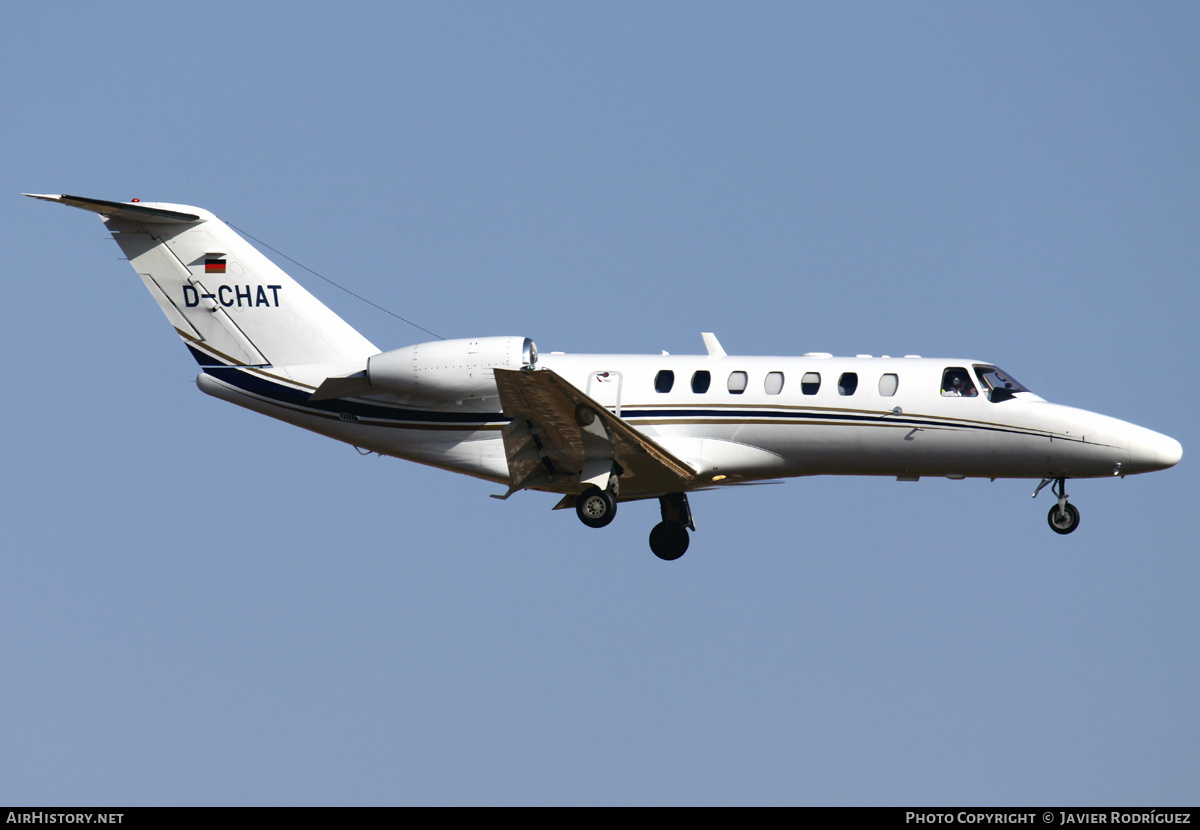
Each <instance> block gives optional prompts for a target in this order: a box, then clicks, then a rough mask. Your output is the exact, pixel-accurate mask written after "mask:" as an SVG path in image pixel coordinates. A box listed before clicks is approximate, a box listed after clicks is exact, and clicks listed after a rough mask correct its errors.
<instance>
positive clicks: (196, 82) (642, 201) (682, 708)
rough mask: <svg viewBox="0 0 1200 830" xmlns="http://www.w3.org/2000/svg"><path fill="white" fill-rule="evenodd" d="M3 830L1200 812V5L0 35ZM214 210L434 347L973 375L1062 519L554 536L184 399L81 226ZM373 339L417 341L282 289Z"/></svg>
mask: <svg viewBox="0 0 1200 830" xmlns="http://www.w3.org/2000/svg"><path fill="white" fill-rule="evenodd" d="M3 24H4V25H3V26H0V103H2V105H3V114H4V130H3V135H2V137H0V146H2V147H3V149H4V157H5V159H6V161H5V163H4V165H3V167H2V168H0V171H2V172H0V179H2V181H3V184H4V187H3V188H2V192H3V193H5V194H7V195H3V196H0V211H2V216H3V223H2V230H0V235H2V236H3V242H4V250H5V252H6V255H7V256H8V258H9V265H10V267H9V277H8V279H7V282H6V285H5V288H4V302H3V305H2V310H0V318H2V320H3V325H2V326H0V344H2V346H3V354H4V356H5V359H6V361H7V364H8V367H9V368H8V370H7V371H6V373H5V386H6V394H5V398H6V401H7V405H6V406H4V407H3V414H2V416H0V417H2V418H3V422H2V430H0V446H2V447H3V456H2V469H3V500H2V504H3V506H2V508H0V510H2V518H3V521H2V523H0V539H2V540H3V545H2V547H3V550H2V554H0V803H8V804H13V803H17V802H20V803H27V804H45V805H82V804H117V805H127V804H128V805H137V804H580V803H584V804H591V803H600V804H697V803H700V804H759V803H786V804H895V805H948V804H949V805H953V804H986V805H1031V804H1032V805H1052V804H1058V805H1061V804H1071V805H1076V804H1078V805H1096V804H1105V805H1149V806H1163V805H1168V804H1191V805H1195V804H1196V803H1198V802H1200V706H1198V705H1197V689H1198V688H1200V642H1198V640H1200V610H1198V606H1197V601H1196V597H1197V587H1198V586H1200V557H1198V556H1197V548H1198V547H1200V545H1198V542H1197V539H1198V537H1200V511H1198V510H1197V509H1196V503H1195V498H1196V494H1197V491H1198V487H1197V485H1198V483H1200V482H1198V474H1197V472H1196V471H1197V465H1196V459H1197V457H1198V453H1200V434H1198V429H1197V421H1198V418H1200V392H1198V391H1197V390H1198V388H1200V387H1198V384H1197V383H1196V382H1195V379H1194V375H1195V369H1196V366H1197V364H1198V360H1197V359H1198V358H1200V348H1198V342H1200V335H1198V323H1197V320H1198V312H1200V289H1198V288H1197V263H1198V262H1200V232H1198V231H1200V225H1198V219H1200V181H1198V159H1200V141H1198V138H1200V129H1198V128H1200V57H1198V56H1200V6H1197V5H1196V4H1194V3H1152V4H1146V3H1126V4H1119V3H1103V2H1098V3H1055V4H1045V3H1003V4H980V3H969V4H964V3H922V4H909V3H905V4H901V3H855V4H833V3H829V4H802V3H753V4H745V3H739V4H733V3H727V4H713V3H695V2H688V3H650V4H647V3H604V4H589V5H585V4H579V3H494V4H485V3H467V4H463V3H441V2H440V3H427V4H410V3H361V4H360V3H340V4H318V3H244V2H238V3H232V2H230V3H189V4H186V5H185V4H161V3H145V2H127V3H120V4H111V3H109V4H97V3H83V2H79V3H54V2H48V3H37V4H14V5H11V6H9V7H7V8H6V10H5V11H4V13H3ZM22 191H32V192H43V193H62V192H66V193H72V194H77V195H83V196H94V197H98V198H104V199H117V200H125V199H130V198H134V197H137V198H141V199H143V200H146V201H168V202H177V203H183V204H193V205H199V206H203V207H205V208H208V209H210V210H213V211H214V212H216V213H217V214H219V215H220V216H221V217H223V218H224V219H226V220H228V221H230V222H233V223H234V224H236V225H238V226H239V227H241V228H244V229H245V230H247V231H248V232H250V233H252V234H254V235H255V236H257V237H259V238H260V239H263V240H265V241H267V242H268V243H269V244H271V245H273V246H274V247H276V248H278V249H280V250H282V251H284V252H286V253H287V254H288V255H289V256H291V257H294V258H295V259H298V260H300V261H302V262H304V263H305V264H306V265H308V266H309V267H311V268H313V269H315V270H317V271H319V272H321V273H323V274H326V275H328V276H330V277H331V278H334V279H336V280H337V281H339V282H341V283H343V284H345V285H346V286H348V287H350V288H352V289H353V290H354V291H356V292H358V293H361V294H363V295H365V296H368V297H370V298H371V299H372V300H373V301H375V302H378V303H380V304H382V305H384V306H386V307H388V308H390V309H392V310H393V311H395V312H396V313H398V314H401V315H403V316H405V317H408V318H410V319H412V320H415V321H417V322H418V323H420V324H421V325H423V326H425V327H427V328H429V329H432V330H433V331H435V332H437V333H438V334H441V335H444V336H447V337H466V336H473V335H474V336H479V335H525V336H530V337H532V338H534V339H535V340H536V342H537V343H538V346H539V347H540V348H541V349H542V350H543V351H550V350H563V351H572V352H657V351H659V350H660V349H667V350H669V351H671V352H672V353H698V352H702V351H703V346H702V344H701V341H700V332H701V331H714V332H716V333H717V334H718V336H719V337H720V339H721V342H722V343H723V345H724V346H725V348H726V349H727V350H728V351H729V352H730V353H731V354H738V353H740V354H798V353H801V352H804V351H829V352H833V353H835V354H856V353H872V354H909V353H917V354H922V355H926V356H957V357H963V358H972V359H979V360H987V361H993V362H995V363H997V364H999V365H1000V366H1002V367H1004V368H1006V369H1008V370H1009V371H1011V372H1012V373H1013V374H1014V375H1015V376H1016V377H1017V378H1018V379H1020V380H1021V381H1022V382H1023V383H1025V384H1026V385H1027V386H1029V387H1030V388H1032V389H1033V390H1034V391H1036V392H1038V393H1039V394H1041V395H1042V396H1043V397H1046V398H1048V399H1050V400H1053V401H1056V402H1059V403H1065V404H1071V405H1075V406H1080V407H1083V408H1086V409H1092V410H1098V411H1101V412H1104V413H1106V414H1109V415H1113V416H1116V417H1119V418H1123V419H1126V420H1129V421H1133V422H1134V423H1138V424H1141V425H1143V426H1147V427H1150V428H1152V429H1155V430H1158V431H1160V432H1164V433H1166V434H1168V435H1171V436H1173V437H1175V438H1177V439H1178V440H1180V441H1181V442H1182V443H1183V446H1184V458H1183V461H1182V462H1181V463H1180V465H1179V466H1177V467H1176V468H1174V469H1172V470H1169V471H1166V472H1160V473H1155V474H1151V475H1147V476H1135V477H1131V478H1128V479H1125V480H1090V481H1078V482H1073V483H1071V484H1070V486H1069V488H1068V489H1069V492H1070V494H1071V496H1072V501H1073V503H1075V504H1076V505H1078V507H1079V509H1080V512H1081V514H1082V524H1081V526H1080V529H1079V530H1078V531H1077V532H1076V533H1075V534H1073V535H1071V536H1069V537H1059V536H1057V535H1056V534H1054V533H1052V532H1051V531H1050V529H1049V528H1048V527H1047V525H1046V519H1045V515H1046V511H1047V510H1048V509H1049V506H1050V499H1049V498H1048V497H1047V494H1046V493H1043V494H1042V496H1041V497H1039V498H1038V500H1037V501H1031V500H1030V498H1029V496H1030V494H1031V493H1032V491H1033V488H1034V484H1035V482H1025V481H1020V482H1015V481H998V482H995V483H989V482H987V481H974V480H972V481H958V482H954V481H945V480H922V481H920V482H919V483H916V484H912V483H897V482H895V481H893V480H885V479H865V478H862V479H856V478H847V479H840V478H814V479H801V480H795V481H791V482H789V483H787V484H786V485H782V486H776V487H753V488H740V489H737V490H734V491H731V492H723V493H703V494H699V495H697V496H695V497H693V498H692V507H693V510H694V512H695V515H696V522H697V526H698V528H699V531H698V532H697V533H696V534H694V536H693V539H692V546H691V550H690V551H689V552H688V554H687V556H686V557H684V558H683V559H681V560H679V561H678V562H675V563H664V562H660V561H659V560H657V559H656V558H654V556H652V555H651V554H650V552H649V550H648V549H647V545H646V537H647V534H648V532H649V530H650V527H651V526H652V525H653V524H654V523H655V522H656V521H657V520H658V516H657V507H656V505H655V504H653V503H639V504H631V505H626V506H624V507H623V508H622V510H621V512H620V515H619V516H618V518H617V520H616V522H615V523H614V524H613V525H611V526H609V527H608V528H606V529H604V530H602V531H596V530H590V529H587V528H585V527H584V526H583V525H582V524H580V523H579V521H578V520H577V519H576V518H575V516H574V515H573V514H572V513H571V512H556V513H552V512H551V511H550V507H551V506H552V504H553V503H554V501H555V497H553V496H549V495H544V494H535V493H523V494H519V495H517V496H514V497H513V498H512V499H511V500H509V501H508V502H499V501H496V500H493V499H489V498H488V497H487V496H488V495H489V494H490V493H494V492H499V491H500V490H501V489H502V488H499V487H497V486H495V485H489V484H487V483H484V482H479V481H476V480H473V479H469V478H465V477H460V476H455V475H452V474H449V473H445V472H440V471H436V470H431V469H426V468H422V467H419V466H416V465H412V464H408V463H405V462H401V461H396V460H389V459H379V458H360V457H359V456H358V455H356V454H355V452H354V450H353V449H351V448H350V447H348V446H345V445H341V444H338V443H336V442H333V441H330V440H328V439H325V438H321V437H318V436H315V435H312V434H309V433H306V432H304V431H302V430H298V429H295V428H293V427H290V426H287V425H285V424H283V423H280V422H276V421H271V420H269V419H266V418H263V417H261V416H258V415H255V414H253V413H250V412H248V411H246V410H242V409H239V408H237V407H234V406H230V405H228V404H226V403H222V402H220V401H217V400H215V399H213V398H209V397H206V396H205V395H203V394H201V393H200V392H198V391H197V390H196V388H195V386H194V383H193V379H194V377H195V374H196V372H197V367H196V365H195V363H194V362H193V361H192V359H191V357H190V356H189V355H188V353H187V351H186V350H185V349H184V347H183V346H182V345H181V344H180V343H179V341H178V339H177V338H176V336H175V335H174V334H173V333H172V331H171V330H170V328H169V327H168V325H167V323H166V321H165V319H164V318H163V316H162V314H161V313H160V312H159V311H158V310H157V308H156V306H155V304H154V302H153V301H152V299H151V298H150V297H149V295H148V294H147V293H146V291H145V289H144V288H143V286H142V285H141V283H140V281H139V280H138V279H137V277H136V275H135V274H134V273H133V272H132V270H131V269H130V268H129V266H128V265H127V264H126V263H125V262H122V261H121V260H120V256H121V254H120V251H119V250H118V248H117V247H116V245H115V244H114V243H113V242H112V241H111V239H110V238H108V236H107V234H106V233H105V232H104V229H103V226H102V225H101V224H100V222H99V221H98V220H97V219H96V218H95V217H94V216H91V215H89V214H87V213H84V212H83V211H78V210H73V209H68V208H63V207H60V206H57V205H49V204H44V203H39V202H34V201H32V200H28V199H23V198H21V197H19V196H18V195H17V194H18V193H20V192H22ZM280 264H281V265H283V266H284V267H285V269H286V270H288V271H289V272H290V273H292V274H293V276H295V277H297V278H298V279H299V280H300V281H301V282H302V283H304V284H305V285H306V286H307V287H309V288H310V289H311V290H313V291H314V293H316V294H317V296H318V297H320V298H321V299H323V300H324V301H325V302H326V303H327V304H328V305H330V306H331V307H332V308H333V309H334V310H335V311H337V312H338V313H340V314H342V315H343V316H344V317H345V318H346V319H347V320H349V321H350V322H351V323H352V324H354V325H355V326H356V327H358V328H359V329H360V330H361V331H363V333H364V334H366V335H367V336H368V337H369V338H370V339H371V340H372V341H374V342H375V343H377V344H378V345H379V346H380V347H381V348H384V349H388V348H397V347H400V346H404V345H408V344H411V343H414V342H421V341H423V340H428V339H429V338H428V336H427V335H425V334H423V333H422V332H420V331H417V330H416V329H413V328H411V327H408V326H405V325H404V324H402V323H400V322H398V321H397V320H395V319H393V318H391V317H388V316H386V315H384V314H381V313H380V312H378V311H376V310H374V309H372V308H370V307H369V306H367V305H364V304H362V303H361V302H359V301H357V300H355V299H353V298H352V297H349V296H347V295H345V294H343V293H341V292H340V291H338V290H336V289H334V288H332V287H331V286H329V285H327V284H325V283H322V282H320V281H319V280H316V279H315V278H313V277H311V275H308V274H306V273H304V272H303V271H301V270H300V269H297V268H295V267H294V266H291V265H290V264H289V263H286V262H280Z"/></svg>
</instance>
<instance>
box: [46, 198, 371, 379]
mask: <svg viewBox="0 0 1200 830" xmlns="http://www.w3.org/2000/svg"><path fill="white" fill-rule="evenodd" d="M24 195H26V196H32V197H33V198H35V199H44V200H46V201H49V202H59V203H60V204H64V205H70V206H71V207H77V208H83V209H84V210H90V211H94V212H95V213H98V214H100V216H101V218H102V219H103V220H104V224H105V225H106V226H107V227H108V230H109V231H110V232H111V233H112V235H113V238H114V239H115V240H116V241H117V244H118V245H120V246H121V250H123V251H124V252H125V255H126V256H127V257H128V258H129V263H130V264H131V265H132V266H133V268H134V270H135V271H137V273H138V275H139V276H140V277H141V278H142V281H143V282H144V283H145V284H146V288H148V289H149V290H150V293H151V294H152V295H153V296H154V299H155V300H157V301H158V305H159V307H160V308H161V309H162V310H163V313H164V314H166V315H167V319H168V320H169V321H170V322H171V325H172V326H174V327H175V331H176V332H178V333H179V336H180V337H181V338H183V341H184V342H185V343H186V344H187V346H188V348H189V349H191V351H192V354H193V355H194V356H195V357H196V360H198V361H199V362H200V363H201V365H226V366H228V365H235V366H265V365H288V364H303V363H330V362H342V361H359V360H365V359H366V358H367V357H368V356H370V355H373V354H376V353H378V352H379V349H377V348H375V347H374V346H373V345H371V343H370V341H368V340H367V339H366V338H365V337H363V336H362V335H361V334H359V333H358V332H357V331H355V330H354V328H353V327H351V326H350V324H348V323H347V322H346V321H344V320H342V318H340V317H338V316H337V315H336V314H334V313H333V312H332V311H330V310H329V309H328V308H326V307H325V306H324V305H323V304H322V303H321V302H320V301H319V300H318V299H317V298H316V297H314V296H313V295H312V294H309V293H308V292H307V291H306V290H304V288H302V287H301V286H300V284H299V283H297V282H296V281H295V280H293V279H292V278H291V277H289V276H288V275H287V274H286V273H284V272H283V270H282V269H280V268H279V267H278V266H277V265H275V264H274V263H273V262H271V261H270V260H269V259H267V258H266V257H265V256H263V255H262V254H261V253H259V252H258V251H257V250H256V249H255V248H254V247H253V246H252V245H250V243H248V242H247V241H246V240H244V239H242V237H240V236H239V235H238V234H237V233H235V232H234V231H233V230H232V229H230V227H229V226H228V225H226V224H225V223H224V222H222V221H221V220H220V219H218V218H217V217H216V216H214V215H213V214H211V213H209V212H208V211H206V210H201V209H200V208H195V207H188V206H186V205H169V204H154V203H145V202H106V201H103V200H101V199H84V198H80V197H77V196H65V195H59V196H55V195H39V194H36V193H26V194H24Z"/></svg>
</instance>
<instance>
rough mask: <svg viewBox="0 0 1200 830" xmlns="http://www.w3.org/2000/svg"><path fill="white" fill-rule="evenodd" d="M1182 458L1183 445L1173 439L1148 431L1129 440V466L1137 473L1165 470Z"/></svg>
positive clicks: (1144, 430) (1140, 432)
mask: <svg viewBox="0 0 1200 830" xmlns="http://www.w3.org/2000/svg"><path fill="white" fill-rule="evenodd" d="M1181 458H1183V445H1182V444H1180V443H1179V442H1178V441H1176V440H1175V439H1174V438H1171V437H1169V436H1166V435H1163V434H1162V433H1158V432H1152V431H1150V430H1148V429H1143V430H1138V432H1137V434H1135V435H1132V436H1130V439H1129V466H1130V467H1132V468H1133V471H1134V472H1137V473H1143V472H1145V473H1148V472H1151V471H1152V470H1165V469H1167V468H1168V467H1174V466H1175V465H1176V464H1178V463H1179V459H1181Z"/></svg>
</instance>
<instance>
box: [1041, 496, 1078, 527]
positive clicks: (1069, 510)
mask: <svg viewBox="0 0 1200 830" xmlns="http://www.w3.org/2000/svg"><path fill="white" fill-rule="evenodd" d="M1046 521H1047V522H1049V523H1050V529H1051V530H1053V531H1054V532H1055V533H1061V534H1064V535H1065V534H1067V533H1070V532H1071V531H1073V530H1074V529H1075V528H1077V527H1079V511H1078V510H1077V509H1076V508H1075V505H1073V504H1071V503H1070V502H1067V503H1066V504H1064V505H1063V514H1062V515H1060V514H1059V512H1058V505H1057V504H1054V505H1051V506H1050V512H1049V513H1048V514H1046Z"/></svg>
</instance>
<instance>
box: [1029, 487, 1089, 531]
mask: <svg viewBox="0 0 1200 830" xmlns="http://www.w3.org/2000/svg"><path fill="white" fill-rule="evenodd" d="M1050 481H1051V479H1048V478H1047V479H1043V480H1042V483H1041V484H1039V485H1038V488H1037V489H1036V490H1034V491H1033V495H1034V497H1035V498H1036V497H1037V494H1038V493H1040V492H1042V488H1043V487H1045V486H1046V485H1047V484H1049V483H1050ZM1053 481H1054V486H1053V487H1051V488H1050V492H1051V493H1053V494H1054V495H1055V496H1056V497H1057V498H1058V501H1057V502H1056V503H1055V504H1053V505H1051V506H1050V512H1049V513H1048V514H1046V521H1047V522H1048V523H1049V524H1050V529H1051V530H1053V531H1054V532H1055V533H1059V534H1062V535H1064V536H1065V535H1066V534H1068V533H1070V532H1072V531H1073V530H1075V528H1077V527H1079V510H1078V508H1076V507H1075V505H1073V504H1071V503H1070V502H1069V501H1067V481H1066V479H1063V478H1056V479H1053Z"/></svg>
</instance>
